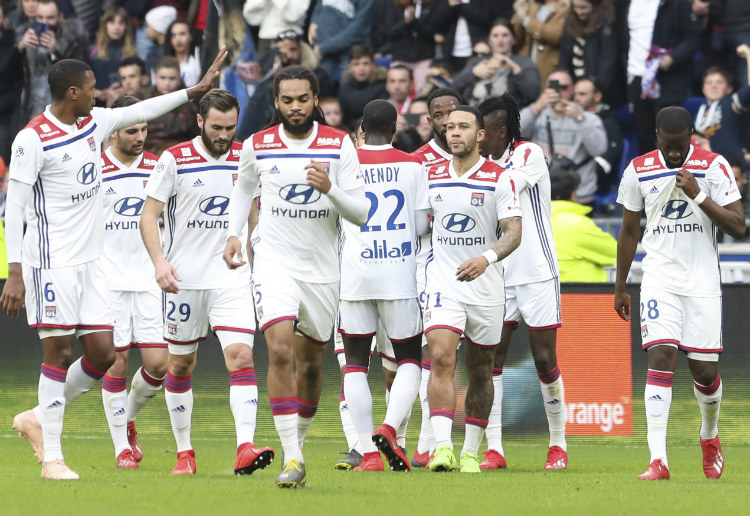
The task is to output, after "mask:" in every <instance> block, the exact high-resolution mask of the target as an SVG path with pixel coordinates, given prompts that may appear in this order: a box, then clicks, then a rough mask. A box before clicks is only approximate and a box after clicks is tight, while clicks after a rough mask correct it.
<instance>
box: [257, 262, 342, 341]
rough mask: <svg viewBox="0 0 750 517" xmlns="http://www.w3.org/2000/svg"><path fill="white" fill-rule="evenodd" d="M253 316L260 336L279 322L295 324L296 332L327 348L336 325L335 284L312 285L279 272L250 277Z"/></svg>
mask: <svg viewBox="0 0 750 517" xmlns="http://www.w3.org/2000/svg"><path fill="white" fill-rule="evenodd" d="M253 294H254V295H255V296H254V299H255V312H256V314H257V315H258V324H259V325H260V330H261V332H264V331H265V330H266V329H267V328H268V327H270V326H271V325H274V324H276V323H279V322H281V321H288V320H292V321H295V322H296V323H297V331H298V332H299V333H300V334H302V335H303V336H305V337H307V338H308V339H310V340H312V341H315V342H318V343H320V344H321V345H326V344H328V341H329V340H330V339H331V334H332V332H333V326H334V324H335V323H336V309H337V307H338V303H339V283H338V282H331V283H328V284H312V283H308V282H302V281H300V280H297V279H295V278H292V277H290V276H288V275H286V274H284V273H283V272H279V271H276V272H269V274H262V273H255V272H254V273H253Z"/></svg>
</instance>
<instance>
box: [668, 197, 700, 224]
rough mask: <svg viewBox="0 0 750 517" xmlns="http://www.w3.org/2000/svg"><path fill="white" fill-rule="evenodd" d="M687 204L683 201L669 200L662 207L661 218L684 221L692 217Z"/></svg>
mask: <svg viewBox="0 0 750 517" xmlns="http://www.w3.org/2000/svg"><path fill="white" fill-rule="evenodd" d="M688 208H689V205H688V202H687V201H685V200H684V199H671V200H669V202H668V203H667V204H666V206H665V207H664V213H663V214H662V217H666V218H667V219H684V218H686V217H690V216H691V215H693V212H692V211H689V210H688Z"/></svg>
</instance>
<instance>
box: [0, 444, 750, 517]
mask: <svg viewBox="0 0 750 517" xmlns="http://www.w3.org/2000/svg"><path fill="white" fill-rule="evenodd" d="M141 437H142V444H143V447H144V449H145V451H144V452H145V457H144V460H143V462H142V464H141V467H140V468H139V469H137V470H127V471H126V470H118V469H116V468H115V467H114V463H115V461H114V455H113V453H112V445H111V442H110V440H109V438H108V437H107V436H103V435H98V436H89V437H85V438H75V437H71V436H66V437H65V438H64V440H63V447H64V450H65V453H66V458H67V462H68V464H69V465H70V466H71V467H72V468H73V469H75V470H76V471H77V472H78V473H79V474H80V475H81V479H80V480H79V481H47V480H42V479H40V478H39V472H40V466H39V465H38V464H37V463H36V461H35V459H34V458H33V457H32V456H31V448H30V447H29V446H28V444H27V443H26V441H25V440H23V439H21V438H17V437H15V436H11V435H9V434H5V435H3V436H2V437H0V450H2V451H3V454H2V462H1V463H0V494H2V496H0V513H2V514H25V515H28V514H51V515H123V514H124V515H129V514H136V515H139V514H146V515H164V514H169V515H216V514H219V515H223V514H226V515H266V514H268V515H294V514H311V515H334V514H353V515H401V514H405V515H410V514H417V515H503V514H511V515H554V514H561V515H591V514H593V515H631V514H636V515H741V514H744V515H747V513H748V511H750V447H748V446H731V445H725V447H724V454H725V457H726V461H727V467H726V470H725V472H724V476H723V477H722V478H721V479H720V480H707V479H705V478H704V476H703V471H702V470H701V453H700V447H699V446H698V445H697V444H695V445H692V446H687V445H679V446H671V447H670V449H669V453H670V469H671V472H672V479H671V480H669V481H659V482H644V481H639V480H637V479H636V477H637V475H638V474H640V473H641V472H642V471H643V470H644V469H645V467H646V464H647V460H648V452H647V450H646V448H645V446H637V447H636V446H631V445H627V444H624V445H613V444H611V443H604V442H602V443H592V442H591V441H590V440H588V441H578V440H575V439H571V440H570V441H569V454H570V455H569V458H570V464H569V468H568V470H567V471H564V472H545V471H544V470H543V469H542V468H541V467H542V465H543V463H544V459H545V455H546V444H545V443H544V442H543V441H541V440H534V441H529V440H523V441H520V440H514V441H508V442H507V444H506V456H507V457H508V464H509V465H508V469H507V470H505V471H489V472H482V473H481V474H474V475H470V474H463V475H462V474H460V473H459V472H451V473H432V472H427V471H425V470H424V469H420V470H415V471H413V472H411V473H396V472H390V471H386V472H374V473H359V472H342V471H336V470H334V469H333V463H334V462H335V461H336V459H338V457H339V456H338V455H337V453H338V451H340V450H342V449H343V448H345V447H344V442H343V440H342V441H336V440H330V439H325V438H317V439H316V438H312V439H311V440H310V442H309V443H308V444H307V445H306V446H305V454H306V465H307V479H308V483H307V484H308V486H307V488H305V489H298V490H281V489H279V488H276V486H275V485H274V479H275V477H276V475H277V474H278V472H279V470H280V464H279V462H278V461H275V462H274V463H273V464H272V465H271V466H270V467H269V468H267V469H265V470H263V471H257V472H256V473H254V474H253V475H252V476H242V477H239V476H234V475H233V472H232V462H233V460H234V450H235V447H234V445H235V444H234V442H233V441H230V440H229V439H214V440H212V439H205V438H204V439H201V438H196V439H195V440H194V447H195V449H196V456H197V466H198V471H197V473H196V474H195V475H194V476H192V477H176V476H171V475H170V471H171V469H172V467H173V466H174V461H175V455H174V451H173V449H174V441H173V440H172V439H171V437H168V436H164V435H158V436H146V435H141ZM258 442H259V443H262V444H268V443H270V444H271V445H272V446H275V447H277V446H278V443H277V441H276V440H268V439H259V440H258ZM276 450H277V451H278V450H279V449H278V448H277V449H276Z"/></svg>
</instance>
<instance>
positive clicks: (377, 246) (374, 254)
mask: <svg viewBox="0 0 750 517" xmlns="http://www.w3.org/2000/svg"><path fill="white" fill-rule="evenodd" d="M411 253H412V245H411V242H409V241H405V242H402V243H401V245H400V246H388V242H387V241H386V240H385V239H383V240H382V241H376V240H373V241H372V246H369V247H366V248H365V249H364V250H362V253H360V257H362V258H363V259H364V260H382V259H404V258H405V257H408V256H409V255H411Z"/></svg>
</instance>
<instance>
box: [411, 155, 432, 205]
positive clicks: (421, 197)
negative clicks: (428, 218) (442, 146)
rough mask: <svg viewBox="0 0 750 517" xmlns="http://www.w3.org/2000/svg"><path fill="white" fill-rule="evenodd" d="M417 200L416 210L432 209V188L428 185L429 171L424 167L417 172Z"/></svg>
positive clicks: (415, 202) (415, 203) (415, 201)
mask: <svg viewBox="0 0 750 517" xmlns="http://www.w3.org/2000/svg"><path fill="white" fill-rule="evenodd" d="M417 174H419V176H418V177H417V199H415V200H414V208H416V209H417V210H422V209H429V208H430V187H429V185H428V184H427V170H426V169H425V167H424V165H422V166H420V167H419V170H418V171H417Z"/></svg>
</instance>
